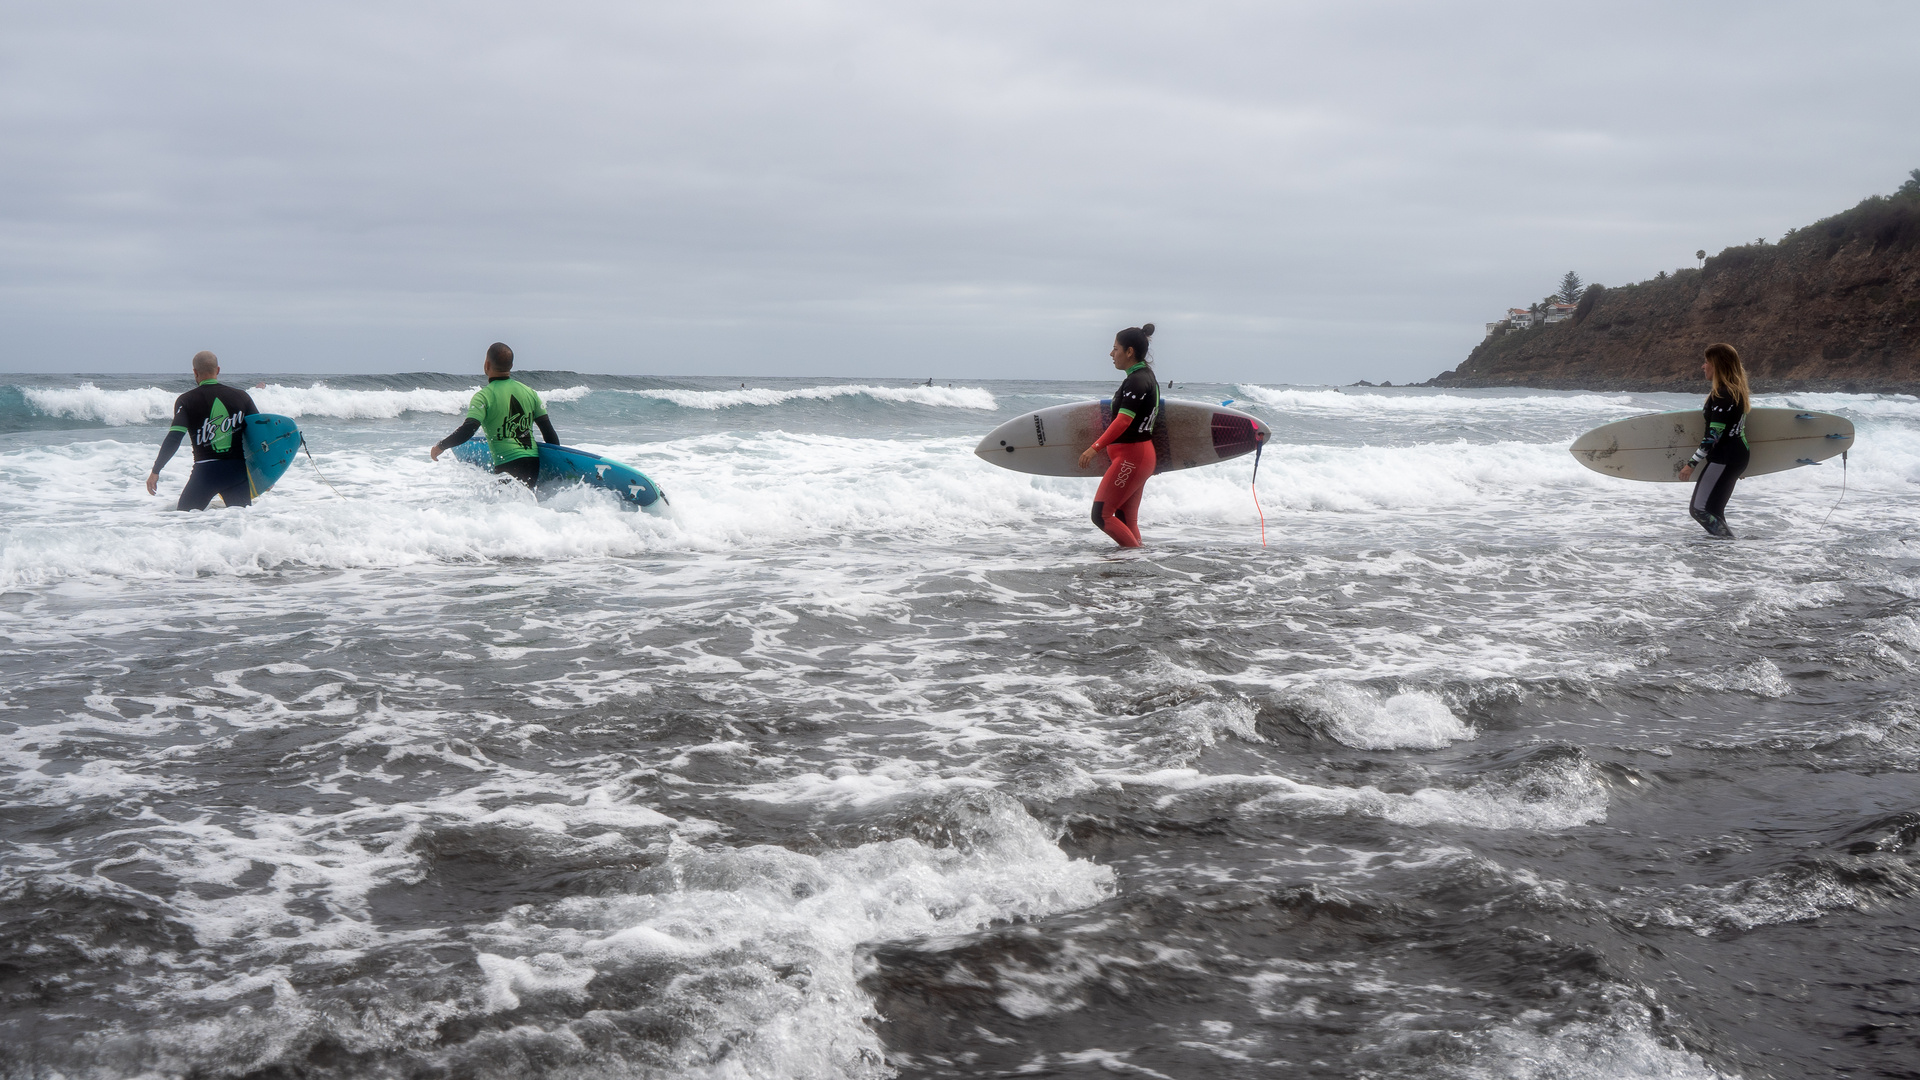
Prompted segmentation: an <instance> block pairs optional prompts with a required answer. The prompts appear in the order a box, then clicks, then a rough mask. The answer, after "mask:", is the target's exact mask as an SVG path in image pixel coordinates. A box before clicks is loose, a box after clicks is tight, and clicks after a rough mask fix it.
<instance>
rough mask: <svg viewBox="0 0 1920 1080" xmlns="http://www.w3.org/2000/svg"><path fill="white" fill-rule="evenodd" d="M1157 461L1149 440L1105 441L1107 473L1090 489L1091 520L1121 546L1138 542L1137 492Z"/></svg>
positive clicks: (1134, 545)
mask: <svg viewBox="0 0 1920 1080" xmlns="http://www.w3.org/2000/svg"><path fill="white" fill-rule="evenodd" d="M1156 461H1157V459H1156V458H1155V457H1154V455H1153V444H1152V443H1151V442H1130V443H1108V444H1107V474H1106V475H1105V476H1102V477H1101V478H1100V490H1098V491H1096V492H1094V493H1093V523H1094V524H1095V525H1097V526H1099V527H1100V528H1101V529H1102V530H1104V531H1105V532H1106V534H1107V535H1108V536H1111V537H1113V540H1114V543H1116V544H1119V545H1120V546H1121V547H1139V546H1140V493H1141V492H1142V491H1145V490H1146V487H1147V477H1149V476H1152V475H1153V466H1154V464H1155V462H1156Z"/></svg>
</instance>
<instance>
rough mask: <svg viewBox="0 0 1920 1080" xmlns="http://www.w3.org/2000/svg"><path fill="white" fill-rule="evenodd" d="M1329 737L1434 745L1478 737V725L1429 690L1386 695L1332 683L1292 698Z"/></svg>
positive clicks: (1369, 745) (1368, 746)
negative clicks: (1464, 720)
mask: <svg viewBox="0 0 1920 1080" xmlns="http://www.w3.org/2000/svg"><path fill="white" fill-rule="evenodd" d="M1290 704H1292V705H1293V706H1294V707H1295V708H1296V709H1298V710H1300V711H1301V712H1302V713H1303V714H1305V716H1306V717H1307V720H1308V722H1309V723H1311V724H1313V725H1314V727H1316V728H1317V729H1319V730H1320V731H1321V732H1322V733H1324V734H1325V735H1326V736H1327V737H1328V738H1331V739H1333V740H1334V741H1335V742H1339V743H1342V744H1344V745H1347V746H1353V747H1358V748H1360V749H1363V750H1393V749H1400V748H1424V749H1434V748H1438V747H1442V746H1448V745H1451V744H1452V743H1456V742H1460V741H1462V740H1466V739H1472V738H1474V737H1475V734H1476V733H1475V732H1474V730H1473V726H1472V725H1470V724H1467V723H1464V722H1462V721H1461V720H1460V718H1459V717H1457V716H1455V715H1454V714H1453V710H1452V709H1449V708H1447V703H1446V702H1445V701H1444V700H1442V699H1441V697H1440V695H1438V694H1435V693H1431V692H1429V691H1425V690H1410V691H1407V692H1404V693H1399V694H1392V695H1386V696H1382V695H1380V694H1377V693H1374V692H1373V691H1370V690H1367V689H1366V688H1364V687H1358V686H1352V685H1348V684H1345V683H1332V684H1327V685H1323V686H1318V687H1315V688H1313V689H1312V690H1309V691H1307V692H1305V693H1303V694H1301V695H1299V696H1298V697H1297V698H1295V699H1294V700H1293V701H1292V702H1290Z"/></svg>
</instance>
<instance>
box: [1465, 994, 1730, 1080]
mask: <svg viewBox="0 0 1920 1080" xmlns="http://www.w3.org/2000/svg"><path fill="white" fill-rule="evenodd" d="M1473 1043H1474V1044H1475V1052H1474V1057H1473V1061H1472V1062H1471V1063H1470V1064H1467V1065H1452V1064H1444V1063H1443V1064H1438V1065H1436V1066H1435V1067H1434V1068H1433V1070H1432V1072H1431V1073H1430V1075H1432V1076H1436V1077H1443V1078H1447V1080H1730V1075H1729V1074H1727V1073H1723V1072H1721V1071H1720V1070H1719V1069H1716V1068H1714V1067H1713V1066H1712V1065H1711V1064H1709V1063H1708V1062H1707V1061H1706V1059H1705V1058H1702V1057H1701V1056H1700V1055H1699V1054H1696V1053H1694V1052H1692V1051H1690V1050H1687V1049H1684V1048H1682V1047H1680V1046H1678V1045H1676V1044H1674V1043H1673V1042H1672V1041H1670V1040H1667V1039H1662V1038H1659V1037H1657V1036H1655V1034H1654V1033H1653V1023H1652V1019H1651V1017H1650V1016H1649V1015H1648V1014H1647V1011H1646V1009H1645V1007H1644V1006H1637V1005H1633V1004H1629V1003H1627V1002H1624V1001H1622V1002H1617V1003H1615V1005H1614V1015H1613V1016H1611V1017H1610V1018H1608V1019H1607V1020H1601V1021H1575V1022H1573V1023H1554V1022H1552V1021H1551V1019H1550V1018H1549V1017H1548V1016H1547V1015H1546V1014H1544V1013H1537V1012H1536V1013H1529V1014H1526V1015H1525V1016H1523V1017H1522V1018H1521V1019H1519V1020H1516V1021H1513V1022H1509V1023H1506V1024H1502V1025H1500V1026H1499V1027H1496V1028H1494V1029H1493V1030H1491V1031H1489V1032H1486V1033H1485V1034H1482V1035H1479V1036H1476V1037H1474V1039H1473Z"/></svg>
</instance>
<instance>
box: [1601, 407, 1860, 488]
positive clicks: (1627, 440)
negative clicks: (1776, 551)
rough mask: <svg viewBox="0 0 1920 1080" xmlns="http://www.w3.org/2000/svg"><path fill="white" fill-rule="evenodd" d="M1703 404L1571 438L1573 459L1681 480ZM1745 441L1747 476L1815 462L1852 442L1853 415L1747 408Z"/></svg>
mask: <svg viewBox="0 0 1920 1080" xmlns="http://www.w3.org/2000/svg"><path fill="white" fill-rule="evenodd" d="M1706 432H1707V420H1706V417H1704V416H1702V415H1701V413H1700V410H1698V409H1693V410H1691V411H1689V412H1666V413H1647V414H1646V415H1644V416H1633V417H1628V418H1627V419H1625V420H1617V421H1615V422H1613V423H1611V424H1606V425H1604V426H1601V427H1597V428H1594V429H1593V430H1592V431H1589V432H1587V433H1586V434H1585V435H1582V436H1580V437H1579V438H1577V439H1575V440H1573V446H1572V447H1571V448H1570V449H1571V450H1572V452H1573V457H1574V460H1575V461H1578V462H1579V463H1580V464H1582V465H1585V466H1586V467H1587V468H1589V469H1592V470H1593V471H1594V472H1600V473H1606V474H1607V475H1608V476H1618V477H1622V478H1624V479H1627V480H1652V481H1670V482H1675V483H1678V482H1680V466H1682V465H1685V464H1686V463H1687V459H1688V458H1690V457H1692V456H1693V451H1694V450H1695V448H1697V447H1698V446H1699V445H1700V440H1701V439H1702V438H1703V437H1704V436H1705V435H1706ZM1747 445H1748V446H1749V447H1750V448H1751V449H1752V451H1753V460H1752V463H1751V464H1749V465H1748V466H1747V471H1746V473H1745V474H1744V475H1746V476H1762V475H1765V474H1766V473H1776V472H1785V471H1787V470H1788V469H1797V468H1799V467H1800V466H1802V465H1813V464H1816V463H1818V462H1822V461H1825V460H1826V459H1828V458H1830V457H1837V456H1839V454H1840V452H1841V451H1843V450H1846V449H1848V448H1850V447H1852V446H1853V421H1851V420H1848V419H1847V418H1846V417H1844V416H1835V415H1833V414H1832V413H1823V412H1809V411H1807V410H1806V409H1754V410H1752V411H1750V412H1748V413H1747Z"/></svg>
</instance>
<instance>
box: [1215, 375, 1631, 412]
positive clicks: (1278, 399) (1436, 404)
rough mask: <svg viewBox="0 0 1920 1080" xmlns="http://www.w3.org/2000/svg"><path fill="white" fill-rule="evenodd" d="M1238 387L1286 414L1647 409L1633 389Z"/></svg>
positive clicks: (1257, 401) (1246, 395)
mask: <svg viewBox="0 0 1920 1080" xmlns="http://www.w3.org/2000/svg"><path fill="white" fill-rule="evenodd" d="M1234 392H1235V393H1236V395H1238V398H1239V399H1240V400H1242V401H1245V402H1248V403H1251V404H1254V405H1260V406H1263V407H1266V408H1269V409H1275V410H1279V411H1282V412H1287V413H1299V414H1303V415H1312V414H1315V413H1324V414H1334V415H1340V416H1353V415H1356V414H1384V415H1389V416H1401V417H1406V416H1410V415H1414V414H1420V413H1448V414H1456V415H1457V414H1473V415H1482V416H1484V415H1497V414H1507V415H1511V416H1537V415H1539V414H1541V413H1561V414H1566V413H1577V414H1582V415H1594V416H1613V415H1620V416H1627V415H1631V414H1632V413H1633V412H1635V411H1640V412H1646V411H1651V410H1649V409H1647V408H1645V406H1646V404H1647V401H1646V399H1644V398H1639V397H1635V396H1633V395H1630V394H1580V393H1566V394H1526V395H1514V396H1508V395H1487V394H1459V393H1447V392H1445V391H1427V390H1420V391H1415V390H1402V391H1398V392H1394V391H1389V392H1385V393H1378V392H1370V391H1351V392H1349V391H1345V390H1339V389H1333V388H1327V389H1297V388H1292V387H1286V388H1275V387H1266V386H1260V385H1257V384H1254V383H1240V384H1237V385H1236V386H1235V387H1234Z"/></svg>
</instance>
